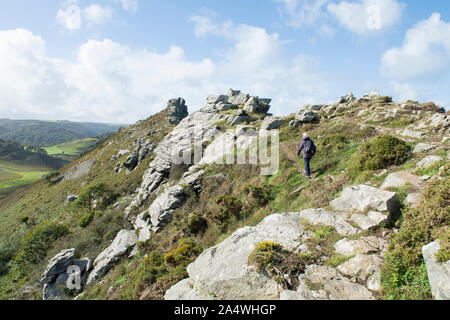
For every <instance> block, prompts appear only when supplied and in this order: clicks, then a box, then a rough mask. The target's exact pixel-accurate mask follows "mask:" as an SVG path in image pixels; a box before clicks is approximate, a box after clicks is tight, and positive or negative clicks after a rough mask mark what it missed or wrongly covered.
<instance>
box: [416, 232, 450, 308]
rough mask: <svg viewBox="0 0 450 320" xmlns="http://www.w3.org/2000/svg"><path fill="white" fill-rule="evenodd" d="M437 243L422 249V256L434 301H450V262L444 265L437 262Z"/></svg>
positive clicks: (438, 246)
mask: <svg viewBox="0 0 450 320" xmlns="http://www.w3.org/2000/svg"><path fill="white" fill-rule="evenodd" d="M439 249H440V245H439V242H438V241H434V242H431V243H430V244H427V245H426V246H423V247H422V254H423V258H424V260H425V265H426V268H427V273H428V281H429V282H430V287H431V293H432V294H433V298H434V299H436V300H450V260H447V261H446V262H444V263H441V262H439V261H437V259H436V253H437V252H438V251H439Z"/></svg>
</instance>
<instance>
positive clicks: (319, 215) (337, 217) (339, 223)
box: [299, 209, 359, 236]
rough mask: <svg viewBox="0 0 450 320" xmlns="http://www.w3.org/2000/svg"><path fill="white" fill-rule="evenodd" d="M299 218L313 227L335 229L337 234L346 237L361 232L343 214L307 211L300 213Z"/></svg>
mask: <svg viewBox="0 0 450 320" xmlns="http://www.w3.org/2000/svg"><path fill="white" fill-rule="evenodd" d="M299 217H300V219H302V220H303V221H306V222H307V223H308V224H311V225H326V226H330V227H333V228H334V229H335V230H336V232H338V233H339V234H341V235H344V236H348V235H351V234H355V233H358V231H359V230H358V229H357V228H355V227H353V226H352V225H351V224H350V223H348V222H347V221H346V219H345V218H346V217H345V214H343V213H337V212H330V211H326V210H323V209H306V210H303V211H301V212H300V213H299Z"/></svg>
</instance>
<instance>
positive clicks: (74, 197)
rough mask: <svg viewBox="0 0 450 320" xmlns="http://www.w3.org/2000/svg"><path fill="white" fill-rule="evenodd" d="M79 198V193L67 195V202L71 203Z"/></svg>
mask: <svg viewBox="0 0 450 320" xmlns="http://www.w3.org/2000/svg"><path fill="white" fill-rule="evenodd" d="M77 199H78V195H76V194H72V195H70V196H68V197H67V200H66V202H67V204H69V203H72V202H74V201H75V200H77Z"/></svg>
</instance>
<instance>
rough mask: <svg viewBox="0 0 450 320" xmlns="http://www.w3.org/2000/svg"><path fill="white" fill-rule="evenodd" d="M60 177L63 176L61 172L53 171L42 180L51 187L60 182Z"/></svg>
mask: <svg viewBox="0 0 450 320" xmlns="http://www.w3.org/2000/svg"><path fill="white" fill-rule="evenodd" d="M60 175H61V174H60V173H59V172H57V171H53V172H50V173H47V174H46V175H44V176H43V177H42V180H44V181H45V182H46V183H47V184H49V185H53V184H56V183H58V182H59V181H60V180H58V177H59V176H60Z"/></svg>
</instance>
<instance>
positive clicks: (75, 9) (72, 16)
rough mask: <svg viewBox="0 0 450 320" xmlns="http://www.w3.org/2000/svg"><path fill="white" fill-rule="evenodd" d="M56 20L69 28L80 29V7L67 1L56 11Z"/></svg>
mask: <svg viewBox="0 0 450 320" xmlns="http://www.w3.org/2000/svg"><path fill="white" fill-rule="evenodd" d="M56 21H57V22H58V23H59V24H61V25H62V26H64V27H65V28H67V29H69V30H79V29H81V9H80V7H79V6H78V5H76V4H75V3H70V2H69V3H68V5H66V6H65V8H64V9H60V10H58V12H57V13H56Z"/></svg>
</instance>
